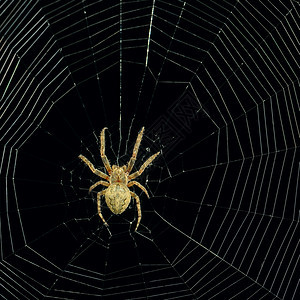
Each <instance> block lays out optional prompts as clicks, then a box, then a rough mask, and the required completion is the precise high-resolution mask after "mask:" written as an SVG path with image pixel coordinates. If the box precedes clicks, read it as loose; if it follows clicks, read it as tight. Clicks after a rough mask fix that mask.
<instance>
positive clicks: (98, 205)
mask: <svg viewBox="0 0 300 300" xmlns="http://www.w3.org/2000/svg"><path fill="white" fill-rule="evenodd" d="M105 192H106V190H103V191H101V192H99V193H97V207H98V215H99V217H100V218H101V219H102V221H103V223H104V225H105V226H108V224H107V223H106V221H105V219H104V217H103V216H102V213H101V203H100V197H101V196H102V195H105Z"/></svg>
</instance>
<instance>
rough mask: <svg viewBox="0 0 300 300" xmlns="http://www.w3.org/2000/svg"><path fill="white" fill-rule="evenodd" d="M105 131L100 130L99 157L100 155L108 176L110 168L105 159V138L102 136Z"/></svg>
mask: <svg viewBox="0 0 300 300" xmlns="http://www.w3.org/2000/svg"><path fill="white" fill-rule="evenodd" d="M105 129H107V127H104V128H103V129H102V131H101V135H100V155H101V159H102V162H103V164H104V167H105V169H106V170H107V172H108V174H111V166H110V163H109V161H108V159H107V156H106V155H105V136H104V134H105Z"/></svg>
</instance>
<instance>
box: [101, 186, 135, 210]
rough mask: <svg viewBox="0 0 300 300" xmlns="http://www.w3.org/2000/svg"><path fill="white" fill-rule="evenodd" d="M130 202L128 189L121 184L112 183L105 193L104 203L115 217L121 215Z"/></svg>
mask: <svg viewBox="0 0 300 300" xmlns="http://www.w3.org/2000/svg"><path fill="white" fill-rule="evenodd" d="M130 200H131V195H130V191H129V188H128V187H127V186H126V185H125V184H123V183H114V184H112V185H110V186H109V187H108V188H107V190H106V192H105V202H106V204H107V206H108V208H109V209H110V210H111V211H112V212H113V213H114V214H115V215H119V214H121V213H123V212H124V211H125V210H126V208H127V207H128V205H129V203H130Z"/></svg>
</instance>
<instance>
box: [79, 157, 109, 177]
mask: <svg viewBox="0 0 300 300" xmlns="http://www.w3.org/2000/svg"><path fill="white" fill-rule="evenodd" d="M78 157H79V158H80V159H81V160H82V161H83V162H84V163H85V164H86V165H87V166H88V167H89V168H90V170H91V171H92V172H93V173H94V174H96V175H98V176H99V177H101V178H104V179H106V180H109V176H108V175H107V174H105V173H103V172H101V171H100V170H98V169H96V168H95V167H94V165H93V164H92V163H91V162H90V161H89V160H88V159H87V158H86V157H85V156H83V155H81V154H80V155H79V156H78Z"/></svg>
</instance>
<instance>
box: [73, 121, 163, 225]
mask: <svg viewBox="0 0 300 300" xmlns="http://www.w3.org/2000/svg"><path fill="white" fill-rule="evenodd" d="M105 129H107V127H105V128H103V129H102V131H101V135H100V154H101V159H102V162H103V164H104V166H105V169H106V170H107V172H108V174H105V173H103V172H101V171H100V170H98V169H96V168H95V167H94V165H93V164H92V163H91V162H90V161H89V160H88V159H87V158H86V157H85V156H83V155H81V154H80V155H79V158H80V159H81V160H82V161H83V162H85V163H86V164H87V166H88V167H89V168H90V170H91V171H92V172H93V173H94V174H96V175H98V176H99V177H101V178H103V179H105V180H107V181H104V180H100V181H98V182H96V183H95V184H93V185H92V186H91V187H90V188H89V192H91V191H92V190H93V189H94V188H95V187H96V186H98V185H100V184H101V185H104V186H107V189H105V190H102V191H101V192H98V193H97V206H98V214H99V216H100V218H101V219H102V220H103V222H104V224H105V225H106V226H108V224H107V223H106V221H105V219H104V217H103V216H102V213H101V205H100V197H101V196H102V195H104V196H105V202H106V204H107V206H108V208H109V209H110V210H111V211H112V212H113V213H114V214H116V215H118V214H121V213H122V212H124V211H125V210H126V208H127V207H128V205H129V203H130V200H131V197H133V198H135V200H136V205H137V210H138V220H137V224H136V228H135V230H137V228H138V226H139V224H140V221H141V217H142V213H141V204H140V199H139V197H138V195H137V194H135V193H134V192H132V191H130V190H129V187H131V186H133V185H136V186H138V187H139V188H140V189H141V190H142V191H143V192H144V193H145V194H146V195H147V197H148V198H149V194H148V192H147V190H146V189H145V187H144V186H142V185H141V184H140V183H139V182H137V181H135V180H133V179H135V178H136V177H138V176H140V175H141V174H142V173H143V172H144V170H145V169H146V168H147V167H148V165H149V164H150V163H151V162H152V161H153V160H154V159H155V158H156V156H157V155H158V154H159V153H160V152H157V153H155V154H153V155H152V156H151V157H149V158H148V159H147V160H146V161H145V162H144V164H143V165H142V166H141V167H140V169H139V170H138V171H136V172H134V173H132V174H130V172H131V171H132V168H133V166H134V163H135V161H136V156H137V153H138V150H139V147H140V143H141V140H142V137H143V133H144V127H143V128H142V130H141V131H140V132H139V134H138V137H137V139H136V142H135V145H134V148H133V153H132V156H131V158H130V160H129V162H128V164H127V166H126V165H125V166H122V167H119V166H117V165H113V166H112V167H111V166H110V163H109V161H108V159H107V157H106V155H105V137H104V132H105Z"/></svg>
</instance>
